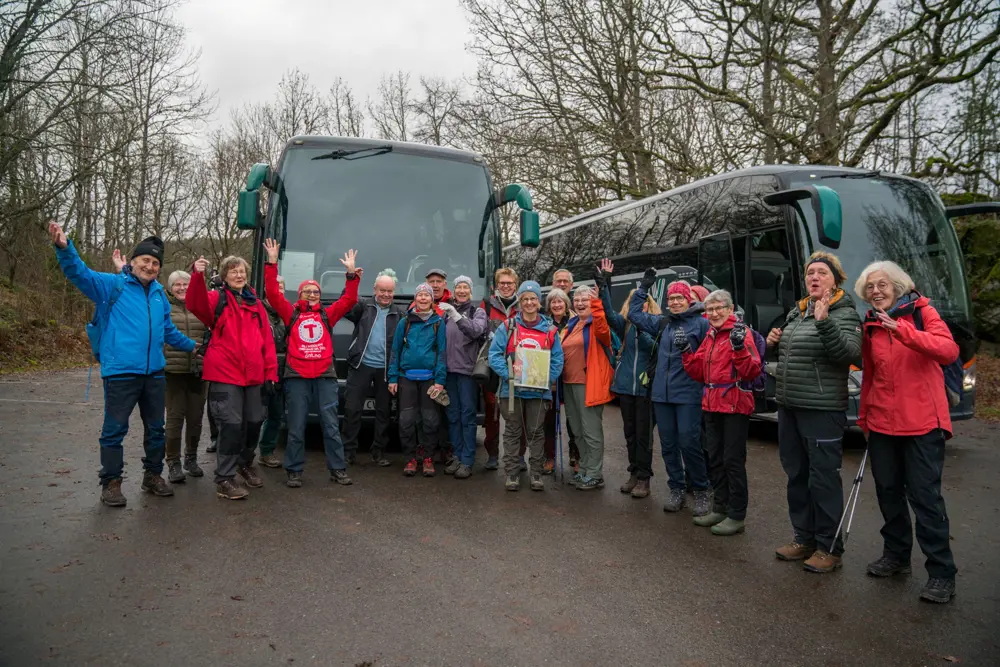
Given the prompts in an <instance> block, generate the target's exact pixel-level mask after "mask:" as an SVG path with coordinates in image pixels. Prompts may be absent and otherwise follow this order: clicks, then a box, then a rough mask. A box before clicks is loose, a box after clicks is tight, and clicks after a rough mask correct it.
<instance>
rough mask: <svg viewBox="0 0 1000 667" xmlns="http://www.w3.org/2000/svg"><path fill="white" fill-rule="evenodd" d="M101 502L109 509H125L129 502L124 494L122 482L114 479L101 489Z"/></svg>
mask: <svg viewBox="0 0 1000 667" xmlns="http://www.w3.org/2000/svg"><path fill="white" fill-rule="evenodd" d="M101 502H102V503H104V504H105V505H107V506H108V507H125V505H126V504H127V503H128V500H127V499H126V498H125V496H124V495H123V494H122V481H121V480H120V479H113V480H111V481H110V482H108V483H107V484H105V485H104V488H102V489H101Z"/></svg>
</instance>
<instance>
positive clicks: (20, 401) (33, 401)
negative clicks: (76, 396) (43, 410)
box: [0, 398, 97, 406]
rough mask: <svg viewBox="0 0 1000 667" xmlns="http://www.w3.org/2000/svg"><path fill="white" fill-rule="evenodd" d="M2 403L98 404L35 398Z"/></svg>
mask: <svg viewBox="0 0 1000 667" xmlns="http://www.w3.org/2000/svg"><path fill="white" fill-rule="evenodd" d="M0 401H3V402H4V403H51V404H53V405H92V406H96V405H97V404H96V403H84V402H83V401H46V400H44V399H35V398H0Z"/></svg>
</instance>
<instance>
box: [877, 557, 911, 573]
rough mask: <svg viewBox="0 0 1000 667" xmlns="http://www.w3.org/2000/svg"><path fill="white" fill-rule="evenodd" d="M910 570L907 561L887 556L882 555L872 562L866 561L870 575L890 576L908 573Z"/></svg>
mask: <svg viewBox="0 0 1000 667" xmlns="http://www.w3.org/2000/svg"><path fill="white" fill-rule="evenodd" d="M911 571H912V570H911V568H910V564H909V562H907V561H901V560H897V559H895V558H891V557H889V556H882V557H881V558H879V559H878V560H877V561H875V562H874V563H868V576H870V577H891V576H892V575H894V574H909V573H910V572H911Z"/></svg>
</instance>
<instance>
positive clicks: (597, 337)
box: [560, 297, 615, 408]
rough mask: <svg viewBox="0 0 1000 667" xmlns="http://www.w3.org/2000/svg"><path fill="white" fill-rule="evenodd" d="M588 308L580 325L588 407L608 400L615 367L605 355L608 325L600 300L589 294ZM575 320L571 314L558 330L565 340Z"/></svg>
mask: <svg viewBox="0 0 1000 667" xmlns="http://www.w3.org/2000/svg"><path fill="white" fill-rule="evenodd" d="M590 310H591V319H590V321H589V322H587V323H586V324H584V325H583V349H584V354H585V355H586V358H587V384H586V403H587V407H588V408H591V407H594V406H595V405H604V404H605V403H610V402H611V399H613V398H614V394H612V393H611V383H612V382H614V379H615V369H614V368H613V367H612V366H611V360H610V359H609V358H608V354H609V352H610V350H611V327H610V326H608V318H607V316H606V315H605V314H604V304H603V303H601V300H600V299H599V298H596V297H595V298H592V299H591V300H590ZM579 323H580V318H579V317H573V319H571V320H570V321H569V323H567V324H566V328H565V329H563V330H562V333H561V334H560V336H561V340H565V338H566V336H567V335H569V332H570V331H572V330H573V328H574V327H576V326H577V325H578V324H579ZM595 343H596V344H595Z"/></svg>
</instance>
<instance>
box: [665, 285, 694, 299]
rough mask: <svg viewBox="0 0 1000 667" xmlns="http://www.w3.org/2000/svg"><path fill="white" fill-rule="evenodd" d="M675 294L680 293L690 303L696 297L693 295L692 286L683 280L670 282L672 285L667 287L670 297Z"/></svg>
mask: <svg viewBox="0 0 1000 667" xmlns="http://www.w3.org/2000/svg"><path fill="white" fill-rule="evenodd" d="M673 294H680V295H681V296H682V297H684V298H685V299H687V302H688V303H691V302H692V301H694V298H692V296H691V288H690V287H688V286H687V285H685V284H684V283H682V282H675V283H671V284H670V287H668V288H667V297H670V296H671V295H673Z"/></svg>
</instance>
